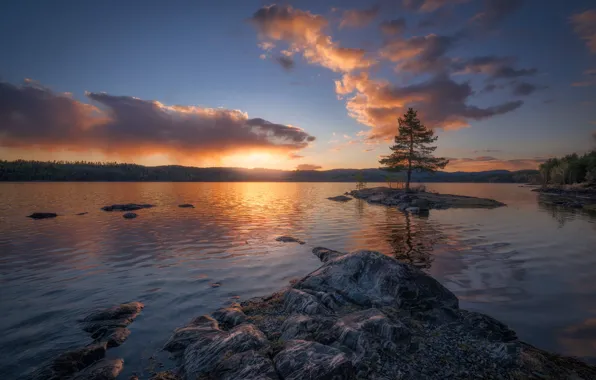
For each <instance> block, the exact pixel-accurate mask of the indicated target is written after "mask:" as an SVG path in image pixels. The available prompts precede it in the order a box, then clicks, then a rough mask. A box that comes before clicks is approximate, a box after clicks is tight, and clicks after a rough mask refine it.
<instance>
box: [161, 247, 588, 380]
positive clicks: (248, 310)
mask: <svg viewBox="0 0 596 380" xmlns="http://www.w3.org/2000/svg"><path fill="white" fill-rule="evenodd" d="M313 253H314V254H315V255H317V256H318V257H319V258H320V259H321V260H322V261H323V265H322V266H321V267H320V268H319V269H317V270H315V271H314V272H312V273H310V274H309V275H307V276H306V277H304V278H303V279H301V280H299V281H297V282H295V283H294V284H293V285H291V286H289V287H288V288H284V289H282V290H280V291H278V292H276V293H274V294H272V295H270V296H267V297H257V298H253V299H251V300H247V301H244V302H242V303H241V304H240V305H238V304H234V305H232V306H231V308H232V309H233V310H228V309H229V308H226V309H220V310H218V311H217V312H216V313H214V315H215V316H217V317H218V318H219V319H221V320H222V321H223V322H222V325H221V326H220V325H219V323H218V322H217V321H215V320H214V319H213V318H211V317H209V316H201V317H197V318H195V319H194V320H193V321H191V323H190V324H189V325H187V326H186V327H183V328H182V329H177V330H176V331H175V333H174V335H173V337H172V338H170V341H169V342H168V344H167V345H166V349H168V350H169V351H174V352H177V353H178V354H180V355H177V357H178V359H179V368H178V370H179V371H180V373H182V374H184V378H185V379H195V378H200V379H255V380H256V379H311V380H319V379H320V380H327V379H351V378H352V379H355V378H358V379H376V380H381V379H407V380H414V379H430V380H439V379H519V380H522V379H538V378H547V379H584V380H587V379H595V378H596V367H593V366H590V365H587V364H585V363H582V362H581V361H579V360H577V359H573V358H565V357H561V356H558V355H554V354H549V353H547V352H545V351H542V350H539V349H537V348H535V347H532V346H530V345H528V344H526V343H523V342H520V341H519V339H518V338H517V335H516V334H515V332H514V331H513V330H511V329H509V327H507V326H506V325H505V324H503V323H501V322H499V321H497V320H495V319H494V318H491V317H489V316H486V315H484V314H480V313H476V312H470V311H466V310H460V309H459V305H458V300H457V298H456V297H455V295H453V293H451V292H450V291H449V290H448V289H446V288H445V287H443V286H442V285H441V284H440V283H438V282H437V281H436V280H434V279H433V278H432V277H430V276H428V275H427V274H425V273H424V272H422V271H420V270H419V269H417V268H415V267H413V266H411V265H408V264H404V263H401V262H399V261H397V260H395V259H393V258H391V257H388V256H384V255H382V254H380V253H378V252H373V251H356V252H352V253H346V254H342V253H341V252H337V251H333V250H330V249H326V248H322V247H317V248H315V249H313ZM230 313H232V315H234V314H237V313H242V314H243V315H244V316H245V317H246V319H245V321H244V322H242V323H241V324H238V325H236V326H235V327H231V328H230V326H231V325H233V324H234V323H236V321H235V320H234V319H232V323H229V324H228V322H225V321H227V320H229V317H228V315H229V314H230ZM224 324H228V326H226V325H224ZM227 328H230V330H227ZM174 343H175V344H174Z"/></svg>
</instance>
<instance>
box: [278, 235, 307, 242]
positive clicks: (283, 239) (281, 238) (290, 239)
mask: <svg viewBox="0 0 596 380" xmlns="http://www.w3.org/2000/svg"><path fill="white" fill-rule="evenodd" d="M275 240H276V241H280V242H282V243H298V244H306V243H305V242H303V241H302V240H300V239H296V238H295V237H292V236H278V237H276V238H275Z"/></svg>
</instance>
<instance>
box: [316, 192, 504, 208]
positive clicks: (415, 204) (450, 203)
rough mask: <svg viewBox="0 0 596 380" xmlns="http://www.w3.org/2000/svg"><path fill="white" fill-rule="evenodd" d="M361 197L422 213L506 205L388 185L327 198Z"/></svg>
mask: <svg viewBox="0 0 596 380" xmlns="http://www.w3.org/2000/svg"><path fill="white" fill-rule="evenodd" d="M347 195H351V196H352V197H354V198H356V199H362V200H365V201H367V202H368V203H378V204H382V205H385V206H396V207H397V208H399V209H400V210H402V211H407V212H412V213H423V212H428V211H429V210H432V209H434V210H445V209H449V208H489V209H490V208H496V207H502V206H506V205H505V204H504V203H501V202H498V201H496V200H494V199H487V198H476V197H468V196H463V195H451V194H438V193H430V192H426V191H420V192H414V193H406V192H405V191H404V190H402V189H392V188H389V187H373V188H367V189H362V190H352V191H351V192H349V193H346V194H345V195H340V196H337V197H331V198H327V199H329V200H332V201H338V202H345V201H348V200H350V199H352V198H350V197H348V196H347Z"/></svg>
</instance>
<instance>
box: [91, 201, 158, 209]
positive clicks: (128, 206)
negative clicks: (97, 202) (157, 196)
mask: <svg viewBox="0 0 596 380" xmlns="http://www.w3.org/2000/svg"><path fill="white" fill-rule="evenodd" d="M151 207H155V206H154V205H150V204H136V203H127V204H116V205H111V206H104V207H102V208H101V209H102V210H104V211H136V210H140V209H144V208H151Z"/></svg>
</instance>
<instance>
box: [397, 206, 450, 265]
mask: <svg viewBox="0 0 596 380" xmlns="http://www.w3.org/2000/svg"><path fill="white" fill-rule="evenodd" d="M402 215H403V224H401V225H395V224H392V223H387V224H386V225H385V226H386V228H387V231H385V236H386V237H387V241H388V242H389V244H390V245H391V247H392V249H393V255H394V257H395V258H396V259H398V260H400V261H403V262H406V263H408V264H412V265H414V266H416V267H418V268H421V269H427V268H430V266H431V264H432V262H433V256H432V251H433V246H434V245H435V244H436V243H437V242H438V241H439V240H440V239H441V234H440V232H439V231H438V230H436V229H435V228H434V227H432V225H431V223H429V222H428V216H424V215H418V216H412V215H410V214H408V213H406V214H402Z"/></svg>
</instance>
